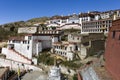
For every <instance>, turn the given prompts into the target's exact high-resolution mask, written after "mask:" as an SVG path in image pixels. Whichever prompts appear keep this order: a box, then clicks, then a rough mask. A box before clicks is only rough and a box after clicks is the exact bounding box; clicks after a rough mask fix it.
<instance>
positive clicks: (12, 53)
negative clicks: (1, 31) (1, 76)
mask: <svg viewBox="0 0 120 80" xmlns="http://www.w3.org/2000/svg"><path fill="white" fill-rule="evenodd" d="M7 50H8V51H7V52H8V53H7V55H6V57H7V59H11V60H14V61H18V62H22V63H27V64H31V63H32V60H31V59H29V58H27V57H25V56H24V55H22V54H21V53H19V52H17V51H15V50H14V49H7Z"/></svg>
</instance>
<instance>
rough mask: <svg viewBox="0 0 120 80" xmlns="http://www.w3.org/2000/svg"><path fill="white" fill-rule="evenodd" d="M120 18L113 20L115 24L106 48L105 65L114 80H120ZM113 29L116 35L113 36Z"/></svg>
mask: <svg viewBox="0 0 120 80" xmlns="http://www.w3.org/2000/svg"><path fill="white" fill-rule="evenodd" d="M117 23H118V24H119V23H120V20H117V21H115V22H113V26H112V28H111V29H110V32H109V35H108V39H107V41H106V42H107V45H106V50H105V63H106V64H105V66H106V68H107V70H108V71H109V72H110V74H112V76H113V78H114V80H120V40H119V36H120V31H119V30H120V25H118V24H117ZM113 31H115V37H114V38H113V37H112V36H113Z"/></svg>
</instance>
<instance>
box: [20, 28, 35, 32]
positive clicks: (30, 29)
mask: <svg viewBox="0 0 120 80" xmlns="http://www.w3.org/2000/svg"><path fill="white" fill-rule="evenodd" d="M36 32H37V27H20V28H18V33H36Z"/></svg>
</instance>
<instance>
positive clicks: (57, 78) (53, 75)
mask: <svg viewBox="0 0 120 80" xmlns="http://www.w3.org/2000/svg"><path fill="white" fill-rule="evenodd" d="M49 80H61V72H60V68H59V67H57V66H53V67H52V68H51V70H50V73H49Z"/></svg>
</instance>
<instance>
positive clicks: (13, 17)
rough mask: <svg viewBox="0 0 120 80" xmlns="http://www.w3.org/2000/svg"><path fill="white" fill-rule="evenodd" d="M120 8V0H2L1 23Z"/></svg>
mask: <svg viewBox="0 0 120 80" xmlns="http://www.w3.org/2000/svg"><path fill="white" fill-rule="evenodd" d="M113 9H120V0H0V24H4V23H9V22H14V21H20V20H24V21H25V20H28V19H31V18H35V17H42V16H53V15H68V14H72V13H77V14H78V13H80V12H88V11H94V10H97V11H106V10H113Z"/></svg>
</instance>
